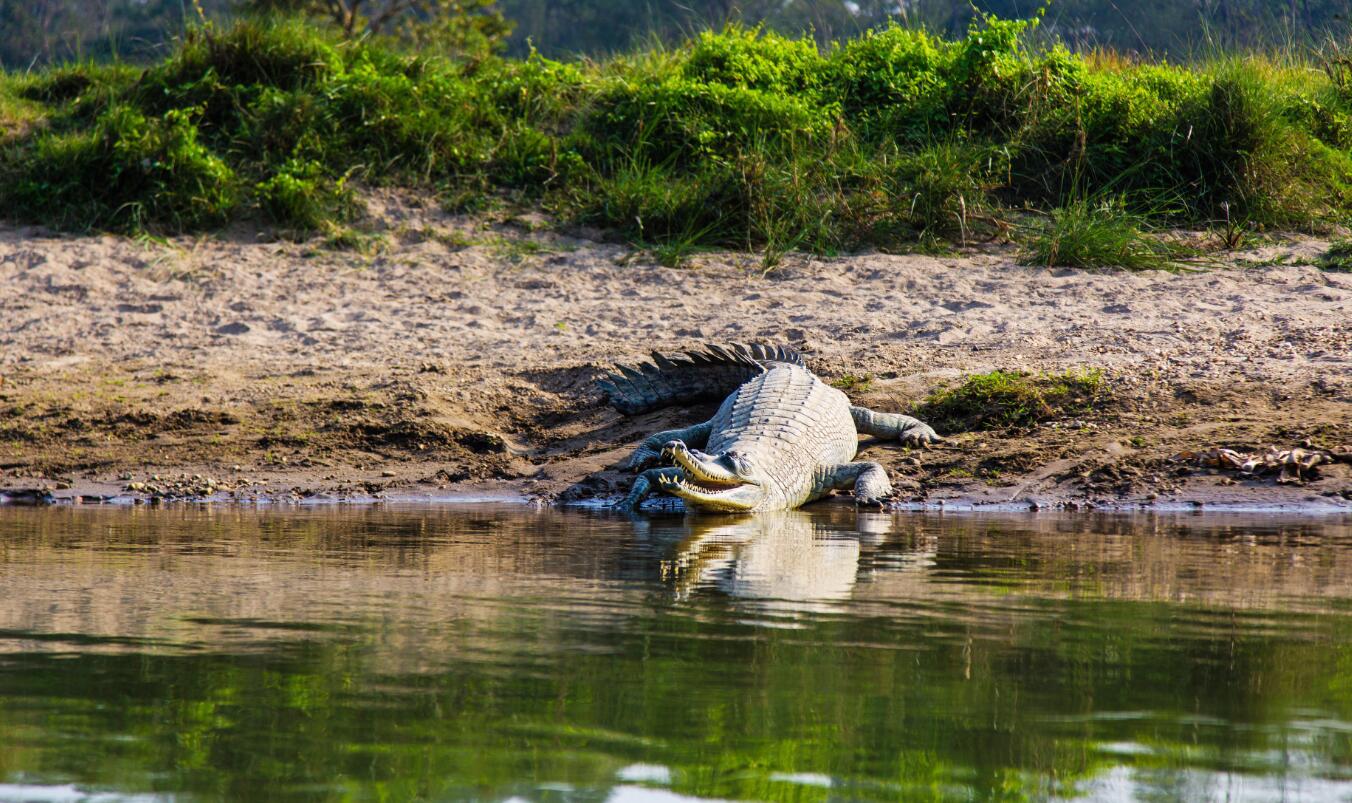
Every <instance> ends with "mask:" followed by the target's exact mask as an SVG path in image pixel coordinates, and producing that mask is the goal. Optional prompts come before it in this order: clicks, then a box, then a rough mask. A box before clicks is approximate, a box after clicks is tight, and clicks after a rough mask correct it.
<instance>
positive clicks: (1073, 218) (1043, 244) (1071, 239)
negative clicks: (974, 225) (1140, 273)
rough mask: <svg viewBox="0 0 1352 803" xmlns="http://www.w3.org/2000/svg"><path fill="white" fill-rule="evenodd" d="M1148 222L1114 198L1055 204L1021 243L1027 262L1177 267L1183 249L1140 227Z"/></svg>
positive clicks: (1078, 266)
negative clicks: (1049, 212) (1095, 201)
mask: <svg viewBox="0 0 1352 803" xmlns="http://www.w3.org/2000/svg"><path fill="white" fill-rule="evenodd" d="M1146 225H1148V224H1147V223H1146V221H1145V219H1144V218H1143V217H1142V216H1141V215H1137V214H1133V213H1132V212H1130V211H1128V210H1127V209H1125V208H1123V206H1122V205H1121V204H1120V203H1118V202H1116V201H1105V202H1098V203H1093V202H1089V201H1073V202H1071V203H1069V204H1067V205H1066V206H1064V207H1062V208H1060V209H1054V210H1052V212H1051V216H1050V218H1049V219H1048V220H1047V221H1046V222H1045V223H1044V224H1042V225H1040V226H1037V227H1036V228H1035V230H1034V232H1033V234H1032V236H1031V237H1029V238H1028V239H1027V240H1026V241H1025V242H1024V244H1023V248H1022V249H1021V251H1020V253H1019V261H1020V262H1022V263H1023V264H1025V265H1045V266H1047V267H1067V268H1125V269H1127V270H1162V269H1169V268H1173V267H1176V266H1177V264H1178V263H1177V260H1178V259H1179V258H1180V257H1182V256H1184V255H1185V253H1184V250H1183V249H1182V248H1180V247H1178V246H1176V245H1172V244H1170V243H1168V242H1167V241H1165V240H1162V239H1160V238H1159V237H1156V236H1152V235H1151V234H1149V233H1147V232H1146V231H1144V227H1145V226H1146Z"/></svg>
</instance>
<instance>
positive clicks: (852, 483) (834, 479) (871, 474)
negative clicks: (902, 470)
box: [826, 461, 892, 507]
mask: <svg viewBox="0 0 1352 803" xmlns="http://www.w3.org/2000/svg"><path fill="white" fill-rule="evenodd" d="M826 482H827V484H828V485H829V486H830V487H832V488H834V489H836V490H837V491H854V501H855V502H856V503H858V504H861V505H869V506H872V507H881V506H882V504H883V500H885V499H886V498H887V497H889V496H891V495H892V482H891V480H889V479H887V470H886V469H884V468H883V467H882V466H880V465H878V464H877V463H874V462H872V461H864V462H859V463H845V464H844V465H840V466H836V467H835V468H833V469H831V471H830V473H829V474H828V476H827V479H826Z"/></svg>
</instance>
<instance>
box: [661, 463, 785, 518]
mask: <svg viewBox="0 0 1352 803" xmlns="http://www.w3.org/2000/svg"><path fill="white" fill-rule="evenodd" d="M662 489H663V490H665V491H666V492H667V493H669V494H671V495H672V496H676V497H680V498H681V499H682V500H684V501H685V503H686V504H687V505H688V506H691V507H696V508H699V509H701V510H716V511H719V512H722V513H743V512H748V511H751V510H754V509H755V508H756V506H757V505H759V504H760V503H761V500H762V499H763V498H764V497H765V489H764V488H762V487H761V486H759V485H755V484H752V483H749V482H711V481H709V480H707V479H701V478H698V477H695V476H694V475H693V474H692V473H691V472H690V471H688V470H683V471H682V472H681V475H680V476H678V477H673V478H670V479H664V480H663V482H662Z"/></svg>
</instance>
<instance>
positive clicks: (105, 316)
mask: <svg viewBox="0 0 1352 803" xmlns="http://www.w3.org/2000/svg"><path fill="white" fill-rule="evenodd" d="M373 209H374V218H375V220H376V221H377V223H376V225H377V230H378V231H380V234H379V235H378V236H376V237H374V238H372V239H371V240H370V241H369V242H365V243H363V244H362V246H361V247H359V248H356V249H346V250H345V249H341V248H336V247H331V246H328V245H326V244H324V243H323V242H322V241H318V240H316V241H311V242H305V243H296V242H290V241H286V240H281V239H278V238H276V237H274V236H270V235H268V234H266V233H262V234H260V233H259V232H257V231H255V230H252V229H245V228H239V229H234V230H231V231H228V232H225V233H222V234H217V235H213V236H210V237H202V238H179V239H172V240H167V241H164V240H140V241H137V240H132V239H126V238H118V237H112V236H91V237H79V236H66V235H58V234H53V233H50V232H47V231H43V230H39V229H33V228H18V227H12V226H9V227H6V226H0V488H10V489H19V488H47V489H50V490H52V491H53V492H54V493H55V495H56V496H57V497H75V498H78V497H82V496H83V497H91V498H92V497H107V496H115V495H123V494H129V495H131V496H148V497H166V498H174V497H189V498H198V497H203V496H214V497H234V498H242V499H254V498H259V499H277V498H284V499H285V498H318V499H345V498H371V497H380V496H384V497H388V498H401V497H419V496H422V497H425V496H428V495H432V496H449V495H452V494H466V493H472V494H494V495H500V494H506V495H515V496H520V497H527V498H537V499H558V498H564V499H578V498H585V497H589V496H596V495H601V496H605V495H613V494H615V493H618V492H619V491H620V490H622V489H623V487H624V486H625V485H626V483H627V478H626V477H625V476H624V475H623V474H622V473H620V472H617V471H614V470H608V469H607V467H608V466H611V465H613V464H614V463H615V462H616V461H618V460H619V459H620V458H622V457H623V456H624V455H625V454H626V453H627V451H628V449H630V448H632V446H633V444H635V443H636V442H637V441H638V440H639V439H640V438H641V437H643V436H644V435H645V434H647V433H649V432H652V431H655V430H658V429H662V428H667V427H669V426H671V425H674V424H679V423H688V422H693V421H696V420H699V418H700V416H702V415H707V413H708V412H709V410H708V408H704V409H698V408H685V409H673V410H666V411H662V412H658V413H651V414H648V415H643V416H639V417H635V418H625V417H623V416H621V415H619V414H618V413H616V412H614V411H612V410H610V409H608V408H606V407H604V406H603V404H602V399H601V396H600V394H599V393H598V392H597V391H596V390H595V389H594V388H593V384H592V383H593V381H594V379H595V378H596V377H597V376H599V375H600V372H601V371H602V370H603V369H605V368H608V367H610V366H611V365H612V364H614V363H615V362H616V361H633V360H636V359H638V358H640V357H642V356H643V355H645V354H646V353H647V352H648V351H650V350H652V349H655V348H656V349H662V350H668V351H669V350H679V349H682V348H688V347H694V346H697V345H699V344H702V343H706V342H725V341H740V342H756V341H759V342H766V343H788V344H792V345H796V346H798V347H799V348H801V349H803V350H804V351H805V352H806V354H807V355H808V358H809V363H810V365H811V366H812V367H813V368H814V369H815V370H817V371H818V372H819V373H820V374H821V375H822V376H823V377H825V378H826V379H827V380H829V381H836V382H837V383H839V384H841V385H844V386H847V388H848V392H849V393H850V395H851V396H852V397H853V398H854V399H855V400H856V401H857V402H859V403H863V404H867V405H869V406H872V407H874V408H876V409H882V410H898V411H905V410H907V409H908V408H909V407H910V406H911V405H912V404H913V403H915V402H916V401H917V400H919V399H921V398H923V397H924V396H925V395H926V394H927V393H928V392H930V391H932V390H933V389H935V388H938V387H942V386H946V385H952V384H954V383H956V382H958V381H960V380H961V379H962V377H963V376H964V375H967V374H971V373H976V372H985V371H989V370H992V369H996V368H1001V369H1011V370H1012V369H1022V370H1026V371H1033V372H1041V371H1060V370H1064V369H1067V368H1074V367H1085V368H1101V369H1102V370H1103V371H1104V372H1105V375H1106V376H1107V380H1108V388H1109V395H1108V397H1107V398H1105V399H1104V401H1103V403H1101V404H1099V405H1098V406H1097V407H1096V408H1095V409H1094V410H1093V411H1092V412H1091V413H1088V414H1085V415H1083V416H1080V417H1079V418H1076V419H1074V420H1062V421H1056V422H1052V423H1050V424H1047V425H1044V426H1042V427H1040V428H1038V429H1035V430H1032V431H1017V432H1011V431H988V432H972V433H962V432H952V433H945V434H946V435H948V436H949V438H948V440H947V441H946V442H945V443H944V444H942V445H940V446H938V447H935V448H931V449H928V450H923V451H918V450H908V449H903V448H901V447H899V446H896V445H891V444H870V445H867V446H866V447H865V449H864V451H863V459H874V460H878V461H880V462H882V463H883V464H884V465H886V466H888V468H889V470H890V471H891V472H892V475H893V479H894V482H895V484H896V486H897V488H898V504H900V505H926V506H934V505H940V504H943V505H946V506H949V507H952V506H954V505H969V504H976V505H990V504H995V505H1035V506H1135V505H1139V504H1153V505H1156V506H1167V505H1193V504H1199V503H1200V504H1203V505H1208V506H1216V507H1223V506H1247V507H1265V506H1279V507H1282V506H1285V507H1291V508H1297V509H1303V510H1309V509H1316V508H1322V509H1329V510H1336V509H1343V510H1352V466H1350V465H1347V464H1335V465H1332V466H1325V467H1323V470H1322V472H1321V473H1320V474H1319V475H1318V476H1317V477H1315V478H1312V479H1310V480H1309V481H1306V482H1298V483H1277V482H1275V481H1273V480H1272V479H1260V478H1252V477H1245V476H1240V475H1236V474H1233V473H1229V472H1221V471H1216V470H1211V469H1205V468H1198V467H1195V466H1189V465H1185V464H1181V463H1179V462H1176V461H1173V460H1171V459H1170V458H1172V457H1173V456H1174V455H1176V454H1178V453H1180V452H1182V451H1185V450H1200V449H1205V448H1209V447H1214V446H1224V447H1229V448H1234V449H1237V450H1240V451H1257V450H1262V449H1264V448H1266V447H1268V446H1279V447H1283V448H1286V447H1291V446H1297V445H1300V444H1302V443H1309V444H1310V445H1312V446H1315V447H1319V448H1324V449H1330V450H1333V451H1335V452H1337V451H1341V452H1344V453H1345V452H1346V451H1347V450H1348V448H1349V444H1352V274H1345V273H1333V272H1325V271H1321V270H1319V269H1318V268H1316V267H1314V266H1313V265H1312V264H1311V262H1312V261H1313V259H1314V257H1316V256H1317V255H1318V254H1319V253H1320V252H1321V251H1322V249H1323V247H1324V246H1325V245H1326V244H1325V243H1322V242H1319V241H1317V240H1309V239H1299V238H1292V239H1285V240H1278V241H1273V242H1271V243H1269V244H1266V245H1263V246H1262V247H1259V248H1256V249H1254V250H1250V251H1246V252H1243V253H1239V254H1233V255H1227V256H1226V257H1225V258H1224V260H1223V261H1222V260H1217V261H1215V262H1214V264H1209V265H1207V266H1205V267H1203V268H1201V269H1198V270H1196V271H1188V272H1182V273H1168V272H1146V273H1128V272H1122V271H1102V272H1087V271H1078V270H1059V269H1058V270H1049V269H1043V268H1029V267H1021V266H1018V265H1017V264H1016V262H1015V258H1014V253H1013V250H1012V248H1010V247H1008V246H989V247H983V248H977V249H964V250H962V252H961V253H955V254H953V255H948V256H928V255H887V254H863V255H853V256H844V257H839V258H817V257H809V256H792V257H789V258H788V259H786V260H785V262H784V263H783V264H782V265H780V266H779V267H778V268H776V269H775V270H773V271H770V272H769V273H766V272H765V271H764V270H763V268H762V266H761V265H760V262H759V259H758V258H757V257H755V256H753V255H746V254H726V253H706V254H700V255H697V256H696V257H695V258H694V260H693V263H692V264H689V265H687V266H684V267H680V268H667V267H662V266H660V265H658V264H657V262H656V261H655V259H654V257H653V256H652V255H651V254H648V253H644V252H635V251H633V250H632V249H629V248H627V247H625V246H621V245H616V244H610V243H605V242H602V241H599V240H598V239H589V238H587V237H586V236H585V235H586V233H580V232H572V233H569V234H564V233H560V232H558V231H555V230H552V229H550V228H549V227H547V226H543V225H542V224H541V223H540V222H539V221H535V220H531V219H495V220H489V219H482V218H480V219H469V218H461V217H453V216H449V215H446V214H443V213H441V212H440V211H439V210H437V209H436V208H435V207H432V206H425V205H422V204H420V203H419V202H418V201H417V200H415V199H409V198H400V197H389V198H381V199H375V202H374V203H373Z"/></svg>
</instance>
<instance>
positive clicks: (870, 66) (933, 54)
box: [830, 26, 954, 143]
mask: <svg viewBox="0 0 1352 803" xmlns="http://www.w3.org/2000/svg"><path fill="white" fill-rule="evenodd" d="M953 50H954V48H953V46H952V45H950V44H949V43H947V42H943V41H940V40H938V39H936V38H934V37H932V36H930V35H929V34H926V33H924V32H923V31H913V30H909V29H906V28H901V27H899V26H893V27H890V28H887V29H885V30H883V31H876V32H875V31H869V32H867V33H865V34H864V35H863V36H862V37H860V38H858V39H855V40H853V41H850V42H847V43H846V44H845V45H844V46H843V47H841V48H839V49H837V50H836V51H835V52H834V53H833V54H832V58H831V68H830V69H831V73H832V79H833V82H834V89H835V91H836V92H837V93H838V97H839V98H840V103H841V108H842V110H843V112H844V114H845V115H846V116H847V117H848V119H850V120H851V121H852V122H853V124H854V126H855V128H856V129H857V130H858V131H859V133H860V134H861V135H862V136H863V137H864V138H865V139H867V140H869V141H874V142H876V141H880V140H902V141H905V142H917V143H918V142H925V141H926V140H928V139H930V138H931V137H934V136H940V135H942V134H943V133H944V132H947V131H949V130H950V128H951V122H950V120H949V117H948V108H949V105H950V103H951V98H952V93H953V86H952V83H951V82H950V80H949V73H950V72H951V69H952V63H953Z"/></svg>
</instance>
